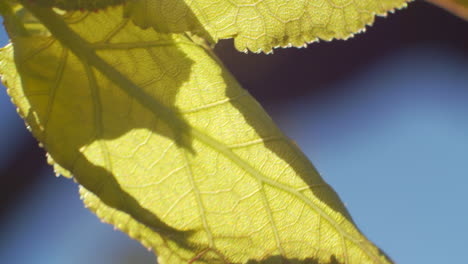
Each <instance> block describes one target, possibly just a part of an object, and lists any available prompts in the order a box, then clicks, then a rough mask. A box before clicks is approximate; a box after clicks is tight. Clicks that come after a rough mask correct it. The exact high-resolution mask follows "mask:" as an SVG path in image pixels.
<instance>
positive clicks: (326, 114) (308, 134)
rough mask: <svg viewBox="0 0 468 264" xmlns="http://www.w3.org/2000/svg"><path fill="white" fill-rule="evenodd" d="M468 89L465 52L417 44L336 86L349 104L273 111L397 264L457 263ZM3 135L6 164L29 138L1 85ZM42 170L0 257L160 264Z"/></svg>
mask: <svg viewBox="0 0 468 264" xmlns="http://www.w3.org/2000/svg"><path fill="white" fill-rule="evenodd" d="M0 34H3V32H1V31H0ZM1 41H2V43H5V42H6V37H5V36H4V35H1ZM309 48H313V46H311V47H309ZM467 83H468V59H467V57H466V55H465V54H460V53H456V52H454V51H451V50H447V49H446V48H445V47H442V46H411V47H406V48H404V49H401V50H399V51H398V52H395V53H394V54H388V55H387V56H386V57H385V59H382V60H380V61H379V62H376V63H374V64H372V65H370V66H369V67H367V68H365V69H363V70H360V71H359V72H356V74H355V75H354V76H353V77H352V78H350V79H346V80H340V81H338V82H336V83H335V84H334V85H339V86H343V87H346V91H347V92H346V93H344V94H341V95H340V96H336V97H333V98H326V99H323V98H321V100H322V101H319V100H318V99H317V98H313V97H311V96H304V97H302V98H299V99H296V100H294V101H287V102H283V103H282V104H279V105H278V106H277V107H275V108H273V109H272V113H271V114H272V116H273V119H274V120H275V121H277V123H278V124H279V126H280V127H281V128H282V129H283V130H284V131H285V133H286V134H287V135H288V136H289V137H291V138H292V139H294V140H295V141H297V143H298V144H299V146H300V147H301V148H302V149H303V151H304V152H305V153H306V154H307V155H308V156H309V158H310V159H311V160H312V162H313V163H314V164H315V165H316V167H317V168H318V170H319V171H320V172H321V173H322V176H323V177H324V178H325V179H326V180H327V181H328V182H329V183H330V184H331V185H332V186H333V187H334V188H335V189H336V190H337V192H338V193H339V194H340V196H341V197H342V199H343V201H344V202H345V204H346V205H347V207H348V208H349V210H350V212H351V214H352V215H353V217H354V219H355V220H356V222H357V224H358V226H359V227H360V228H361V230H362V231H363V232H364V233H365V234H366V235H367V236H368V237H369V238H370V239H371V240H372V241H374V242H375V243H376V244H378V245H379V246H380V247H381V248H383V249H384V250H385V251H386V252H387V253H388V254H389V255H390V256H391V257H392V258H393V259H394V260H395V261H396V262H397V263H426V264H429V263H434V264H435V263H459V262H460V260H462V259H465V258H466V257H465V254H464V252H465V251H464V250H465V248H466V241H465V240H466V237H468V227H467V225H466V224H467V223H468V212H467V210H466V209H467V206H466V201H467V199H466V197H465V195H464V193H465V192H466V189H467V187H468V160H467V157H468V120H467V118H466V117H467V116H468V104H467V102H468V86H467ZM331 88H332V87H330V89H331ZM340 90H343V89H340ZM270 109H271V107H270ZM0 131H2V132H1V133H2V136H1V137H0V146H1V147H0V167H1V166H2V164H5V163H6V162H8V156H9V153H10V154H11V151H14V149H15V146H18V145H19V144H21V141H22V140H24V138H25V137H28V136H29V134H28V132H27V131H26V129H25V128H24V124H23V122H22V121H21V120H20V119H19V118H18V117H17V115H16V113H15V110H14V107H13V106H12V105H11V103H9V99H8V97H7V95H6V93H5V90H4V89H2V90H1V91H0ZM42 174H43V175H42V177H43V181H42V182H41V184H39V185H37V186H36V187H35V188H34V190H32V191H31V193H30V194H29V195H27V196H25V197H24V198H23V199H22V201H21V202H20V203H18V204H16V205H15V208H16V209H15V210H13V211H11V213H10V215H9V216H8V221H7V222H6V224H4V225H2V226H0V234H1V237H2V239H1V240H0V259H2V260H3V261H5V263H21V264H29V263H31V264H32V263H34V264H37V263H39V264H40V263H47V264H49V263H68V264H74V263H83V262H84V263H132V261H131V259H133V261H135V262H134V263H153V258H152V256H151V254H150V253H148V252H147V251H146V249H143V248H142V247H140V246H139V245H138V243H136V242H134V241H131V240H130V239H127V238H126V236H125V235H123V234H121V233H119V232H117V231H113V229H112V227H111V226H109V225H105V224H102V223H100V221H99V220H98V219H97V218H96V217H95V216H94V215H92V214H91V213H90V212H88V211H87V210H86V209H84V208H83V206H82V204H81V202H80V201H79V198H78V194H77V188H76V185H75V184H74V183H73V182H72V181H69V180H66V179H63V178H58V179H56V178H55V177H54V176H53V175H52V174H51V172H50V170H46V171H44V172H43V173H42ZM96 247H98V248H99V250H102V252H99V254H98V255H96ZM25 251H26V252H27V254H25V253H24V252H25ZM135 256H138V257H137V258H139V260H138V261H137V260H135V259H134V258H135Z"/></svg>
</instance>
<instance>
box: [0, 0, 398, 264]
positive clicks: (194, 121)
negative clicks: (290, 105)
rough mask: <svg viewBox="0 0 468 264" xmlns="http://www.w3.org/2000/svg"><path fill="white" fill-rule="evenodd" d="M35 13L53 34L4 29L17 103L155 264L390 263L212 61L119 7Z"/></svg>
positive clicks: (59, 163) (89, 197) (109, 217)
mask: <svg viewBox="0 0 468 264" xmlns="http://www.w3.org/2000/svg"><path fill="white" fill-rule="evenodd" d="M25 5H26V6H27V7H28V9H30V10H31V12H32V13H34V15H35V16H36V17H37V18H38V20H39V21H41V22H42V23H43V24H44V26H45V27H46V28H48V29H49V31H50V33H49V34H44V32H42V33H39V32H40V31H37V30H36V31H31V30H29V29H30V28H31V27H30V26H29V23H31V22H28V21H25V20H22V19H23V18H24V15H25V14H24V12H18V13H17V16H18V19H16V20H14V19H9V18H7V19H5V21H6V26H7V29H8V31H9V34H10V36H11V38H12V41H13V45H8V46H7V47H5V48H3V49H2V50H1V52H0V72H1V74H2V78H3V81H4V83H5V84H6V85H7V86H8V92H9V94H10V95H11V96H12V99H13V101H14V102H15V104H16V105H17V106H18V110H19V113H20V114H21V115H22V116H23V117H24V118H25V120H26V122H27V123H28V125H29V126H30V128H31V131H32V132H33V134H34V135H35V137H36V138H37V139H38V140H39V141H40V142H41V143H42V144H43V145H44V147H45V148H46V149H47V151H48V152H49V155H50V157H51V159H53V160H54V162H55V163H56V166H55V167H56V169H57V170H58V171H59V172H65V173H67V172H70V173H69V174H71V175H73V176H74V178H75V180H76V181H77V182H78V183H80V184H81V185H82V186H83V189H82V197H83V199H84V201H85V203H86V205H87V206H88V207H89V208H90V209H91V210H93V211H94V212H96V214H97V215H98V216H99V217H100V218H101V219H103V220H104V221H106V222H109V223H112V224H114V225H115V226H116V227H117V228H119V229H121V230H123V231H125V232H127V233H128V234H129V235H130V236H131V237H133V238H135V239H138V240H140V241H141V242H142V243H143V244H144V245H145V246H147V247H150V248H153V249H154V250H155V252H156V253H157V255H158V259H159V263H170V264H174V263H175V264H177V263H210V264H211V263H284V261H286V260H288V261H289V262H290V263H348V264H353V263H355V264H361V263H389V262H390V261H389V260H388V259H387V258H386V257H385V256H384V255H383V254H382V253H381V252H380V250H379V249H378V248H377V247H375V246H374V245H373V244H372V243H371V242H369V241H368V240H367V239H366V238H365V237H364V236H363V235H362V234H361V233H360V232H359V230H358V229H357V228H356V227H355V225H354V224H353V221H352V219H351V217H350V216H349V214H348V213H347V211H346V209H345V208H344V206H343V204H342V202H341V201H340V200H339V198H338V196H337V195H336V194H335V192H334V191H333V190H332V189H331V188H330V186H328V185H327V184H326V183H325V182H324V181H323V180H322V178H321V177H320V176H319V174H318V173H317V172H316V170H315V169H314V167H313V166H312V164H311V163H310V162H309V161H308V160H307V158H306V157H305V156H304V155H303V154H302V153H301V152H300V150H298V149H297V148H296V146H295V145H294V144H293V143H291V141H290V140H289V139H287V138H286V137H285V136H284V135H283V134H282V133H281V132H280V131H279V130H278V129H277V128H276V127H275V125H274V124H273V123H272V121H271V119H270V118H269V117H268V115H267V114H266V113H265V112H264V111H263V109H262V108H261V107H260V106H259V105H258V103H257V102H256V101H255V100H254V99H253V98H252V97H251V96H250V95H249V94H248V93H247V92H246V91H245V90H243V89H242V88H241V87H239V85H238V84H237V83H236V81H235V80H234V79H233V78H232V77H231V76H230V74H229V73H228V72H227V71H226V70H225V69H224V68H223V67H222V66H221V65H220V64H219V63H218V62H217V59H216V58H215V57H214V56H213V55H212V54H210V52H209V51H207V50H205V49H204V48H202V47H200V46H199V45H196V44H194V43H193V42H191V41H190V40H189V39H188V38H186V37H185V36H182V35H163V34H160V33H156V32H155V31H153V30H146V31H145V30H142V29H140V28H139V27H137V26H135V25H133V24H132V23H130V21H128V20H122V16H121V12H122V10H120V9H119V8H116V9H111V10H108V11H105V12H99V13H83V12H75V13H66V14H64V15H63V16H59V15H57V14H55V13H53V12H52V11H51V10H50V9H43V8H38V7H37V6H36V5H31V4H29V2H25ZM13 21H22V22H23V23H25V25H24V27H23V28H24V29H25V30H26V31H27V32H24V30H17V29H18V28H19V27H18V26H17V25H12V23H14V22H13ZM34 23H37V21H36V22H34ZM15 65H16V66H15ZM88 190H89V191H88Z"/></svg>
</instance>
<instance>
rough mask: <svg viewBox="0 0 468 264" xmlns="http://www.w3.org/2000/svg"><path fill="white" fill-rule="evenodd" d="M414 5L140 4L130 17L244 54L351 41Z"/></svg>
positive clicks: (393, 0)
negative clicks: (230, 45) (231, 44)
mask: <svg viewBox="0 0 468 264" xmlns="http://www.w3.org/2000/svg"><path fill="white" fill-rule="evenodd" d="M407 2H408V0H384V1H377V0H365V1H347V0H343V1H311V0H294V1H284V0H263V1H244V0H235V1H227V0H223V1H216V2H213V1H211V0H196V1H191V0H190V1H189V0H185V1H180V2H178V3H177V4H174V3H173V1H171V0H136V1H132V2H129V3H128V4H127V10H126V14H127V15H128V16H130V17H132V19H133V20H134V22H135V23H136V24H137V25H139V26H141V27H143V28H146V27H153V28H155V29H156V30H157V31H161V32H184V31H193V32H195V33H197V34H200V35H201V36H203V37H206V38H209V39H211V40H213V41H214V42H217V41H218V40H220V39H226V38H234V41H235V46H236V48H237V49H238V50H240V51H247V50H250V51H253V52H261V51H263V52H266V53H268V52H271V51H272V49H273V48H276V47H290V46H295V47H302V46H305V45H307V44H308V43H311V42H315V41H318V40H319V39H323V40H327V41H330V40H332V39H347V38H349V37H352V36H353V35H354V34H356V33H359V32H361V31H363V30H365V27H366V26H368V25H371V24H372V23H373V21H374V17H375V16H376V15H377V16H385V15H386V14H387V12H393V11H394V10H395V9H400V8H403V7H406V3H407Z"/></svg>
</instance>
